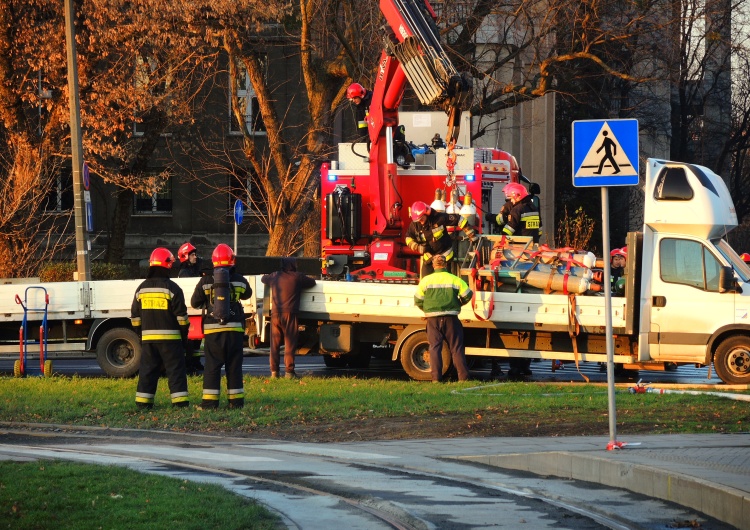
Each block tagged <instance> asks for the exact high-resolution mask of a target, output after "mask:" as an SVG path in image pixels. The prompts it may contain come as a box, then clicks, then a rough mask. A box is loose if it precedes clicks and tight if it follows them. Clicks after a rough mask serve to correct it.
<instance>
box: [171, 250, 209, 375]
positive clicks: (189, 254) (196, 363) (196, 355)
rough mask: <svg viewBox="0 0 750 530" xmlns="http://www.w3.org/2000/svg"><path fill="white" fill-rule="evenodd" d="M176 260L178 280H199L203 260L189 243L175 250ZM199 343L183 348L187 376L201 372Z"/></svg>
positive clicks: (191, 343) (194, 341)
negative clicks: (177, 263) (177, 262)
mask: <svg viewBox="0 0 750 530" xmlns="http://www.w3.org/2000/svg"><path fill="white" fill-rule="evenodd" d="M177 258H178V259H179V260H180V270H179V272H178V273H177V277H178V278H200V277H201V276H203V272H202V268H203V260H202V259H200V258H199V257H198V249H197V248H195V246H193V244H192V243H190V242H189V241H188V242H187V243H184V244H183V245H182V246H181V247H180V248H179V249H178V250H177ZM200 349H201V341H200V340H188V341H187V347H186V348H185V368H186V369H187V373H188V375H195V374H199V373H200V372H202V371H203V365H202V364H201V352H200Z"/></svg>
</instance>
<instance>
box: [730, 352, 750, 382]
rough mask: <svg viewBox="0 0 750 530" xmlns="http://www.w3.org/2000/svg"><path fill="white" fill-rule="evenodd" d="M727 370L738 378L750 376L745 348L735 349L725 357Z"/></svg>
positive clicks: (748, 356) (749, 362)
mask: <svg viewBox="0 0 750 530" xmlns="http://www.w3.org/2000/svg"><path fill="white" fill-rule="evenodd" d="M727 369H728V370H729V372H730V373H731V374H732V375H734V376H738V377H746V376H747V375H748V374H750V352H749V351H748V350H747V349H745V348H736V349H734V350H732V351H731V352H729V355H728V356H727Z"/></svg>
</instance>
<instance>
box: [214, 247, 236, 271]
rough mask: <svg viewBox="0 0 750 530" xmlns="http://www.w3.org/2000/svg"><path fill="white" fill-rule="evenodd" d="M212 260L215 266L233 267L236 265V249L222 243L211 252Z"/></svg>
mask: <svg viewBox="0 0 750 530" xmlns="http://www.w3.org/2000/svg"><path fill="white" fill-rule="evenodd" d="M211 261H212V262H213V264H214V267H232V266H234V250H232V247H230V246H229V245H227V244H226V243H221V244H219V245H217V246H216V248H215V249H214V253H213V254H211Z"/></svg>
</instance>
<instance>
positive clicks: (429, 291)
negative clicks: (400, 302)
mask: <svg viewBox="0 0 750 530" xmlns="http://www.w3.org/2000/svg"><path fill="white" fill-rule="evenodd" d="M432 266H433V267H434V269H435V272H433V273H432V274H429V275H428V276H425V277H424V278H422V280H420V282H419V286H417V292H416V293H415V294H414V305H416V306H417V307H418V308H420V309H421V310H422V311H424V315H425V317H426V318H427V326H426V331H427V340H428V342H429V344H430V372H431V375H432V382H433V383H438V382H440V380H441V378H442V375H443V358H442V351H443V342H446V343H447V344H448V348H449V349H450V352H451V358H452V359H453V366H454V367H455V368H456V371H457V372H458V380H459V381H467V380H468V379H469V368H468V366H467V364H466V352H465V349H464V328H463V326H462V325H461V321H460V320H459V319H458V314H459V313H460V312H461V306H462V305H464V304H466V303H468V302H469V301H470V300H471V297H472V295H473V294H474V293H473V292H472V291H471V289H469V286H468V285H467V284H466V282H465V281H463V280H462V279H461V278H459V277H458V276H454V275H453V274H451V273H450V272H448V271H447V270H446V266H447V265H446V260H445V257H444V256H443V255H442V254H437V255H435V256H434V257H433V258H432Z"/></svg>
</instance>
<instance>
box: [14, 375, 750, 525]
mask: <svg viewBox="0 0 750 530" xmlns="http://www.w3.org/2000/svg"><path fill="white" fill-rule="evenodd" d="M188 382H189V384H188V387H189V392H190V402H191V406H190V407H188V408H185V409H176V408H173V407H172V406H171V405H170V402H169V395H168V394H169V392H168V387H167V381H166V379H161V380H160V381H159V389H158V392H157V397H156V406H155V408H154V409H153V410H151V411H142V410H138V409H136V407H135V389H136V380H135V379H105V378H102V379H91V378H85V379H83V378H78V377H73V378H69V377H51V378H41V377H33V378H25V379H16V378H12V377H0V422H8V423H9V424H11V425H12V424H14V423H38V424H69V425H74V426H95V427H119V428H130V429H140V430H143V431H144V433H147V432H148V431H149V430H152V429H156V430H167V431H174V432H197V433H209V434H221V433H223V434H231V435H234V436H251V435H260V436H263V437H269V436H273V437H280V438H292V439H295V438H296V439H302V440H313V441H327V440H330V441H338V440H358V439H374V438H404V437H409V438H419V437H422V438H432V437H444V436H463V435H469V436H472V435H473V436H537V435H546V436H563V435H587V434H598V435H604V434H606V433H607V432H608V416H607V411H608V403H607V392H606V387H603V386H601V385H588V384H552V383H550V384H539V383H535V384H524V383H477V382H466V383H447V384H440V385H434V384H431V383H418V382H413V381H385V380H381V379H364V380H363V379H356V378H347V377H333V378H316V377H304V378H302V379H300V380H285V379H280V380H269V379H267V378H264V377H246V378H245V402H246V406H245V408H244V409H241V410H229V409H227V408H226V396H225V395H224V393H222V396H221V408H220V409H218V410H210V411H209V410H198V409H197V408H196V407H195V405H197V404H198V403H199V402H200V399H201V395H200V394H201V390H202V378H200V377H190V378H188ZM745 393H747V392H745ZM616 403H617V429H618V433H620V434H625V433H653V434H656V433H716V432H741V431H746V430H747V429H748V423H749V422H750V407H748V404H747V403H746V402H741V401H733V400H729V399H725V398H721V397H714V396H708V395H706V396H693V395H677V394H664V395H658V394H629V393H627V392H625V391H623V390H622V389H618V392H617V394H616ZM206 507H210V510H207V508H206ZM209 511H210V513H209ZM279 525H280V523H279V522H278V521H277V520H276V519H274V518H273V516H271V515H269V514H268V512H266V511H264V510H263V508H259V507H258V506H256V505H254V504H253V503H252V502H250V501H248V500H246V499H243V498H241V497H239V496H236V495H234V494H231V493H228V492H227V491H225V490H223V489H221V488H220V487H218V486H208V485H203V484H196V483H190V482H186V481H182V480H177V479H171V478H165V477H159V476H156V475H145V474H138V473H135V472H133V471H130V470H127V469H121V468H116V467H106V468H104V472H102V467H99V466H91V465H81V464H78V463H70V464H66V463H61V462H49V461H38V462H30V463H18V462H0V528H20V529H26V528H29V529H31V528H61V529H66V528H76V529H78V528H82V529H88V528H107V529H119V528H122V529H130V528H139V529H143V528H146V529H147V528H180V529H190V528H221V529H224V528H227V529H233V528H278V527H279Z"/></svg>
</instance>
